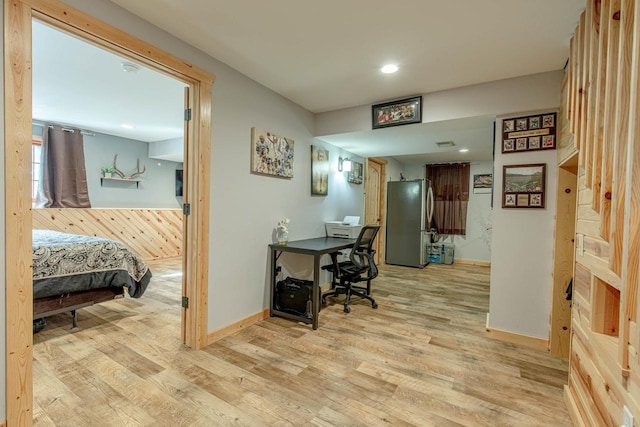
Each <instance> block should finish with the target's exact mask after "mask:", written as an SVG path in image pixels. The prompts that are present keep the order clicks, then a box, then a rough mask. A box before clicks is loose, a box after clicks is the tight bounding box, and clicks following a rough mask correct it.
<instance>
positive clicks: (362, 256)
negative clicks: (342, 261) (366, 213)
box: [349, 225, 380, 278]
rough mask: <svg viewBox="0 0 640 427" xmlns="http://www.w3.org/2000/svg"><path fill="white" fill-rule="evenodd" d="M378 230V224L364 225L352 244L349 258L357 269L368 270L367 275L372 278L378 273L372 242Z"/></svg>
mask: <svg viewBox="0 0 640 427" xmlns="http://www.w3.org/2000/svg"><path fill="white" fill-rule="evenodd" d="M378 231H380V226H379V225H365V226H364V227H362V230H360V234H359V235H358V238H357V239H356V242H355V243H354V244H353V249H352V250H351V254H349V260H350V261H351V262H352V263H353V265H355V266H356V267H357V268H358V269H361V270H369V274H368V276H369V277H370V278H374V277H376V276H377V275H378V267H377V266H376V263H375V262H374V260H373V254H374V253H375V251H374V250H373V242H374V241H375V239H376V236H377V235H378Z"/></svg>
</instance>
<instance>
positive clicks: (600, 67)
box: [587, 0, 611, 213]
mask: <svg viewBox="0 0 640 427" xmlns="http://www.w3.org/2000/svg"><path fill="white" fill-rule="evenodd" d="M610 3H611V2H610V1H609V0H602V1H601V2H600V11H599V21H598V55H597V60H596V86H595V95H594V96H595V103H594V108H593V117H592V127H593V134H592V135H593V144H592V154H591V159H592V161H591V163H590V165H589V167H590V168H591V175H590V178H591V182H592V188H593V193H594V195H593V200H592V202H591V206H592V207H593V209H594V210H595V211H597V212H598V213H599V212H600V190H601V173H602V139H603V135H604V101H605V93H604V90H605V87H606V79H607V55H608V50H607V46H608V40H609V8H610ZM588 173H589V171H587V174H588Z"/></svg>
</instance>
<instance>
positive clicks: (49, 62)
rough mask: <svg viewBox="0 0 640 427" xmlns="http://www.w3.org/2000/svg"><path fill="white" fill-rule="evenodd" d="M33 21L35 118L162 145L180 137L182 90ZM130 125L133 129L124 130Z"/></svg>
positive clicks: (153, 73)
mask: <svg viewBox="0 0 640 427" xmlns="http://www.w3.org/2000/svg"><path fill="white" fill-rule="evenodd" d="M124 61H126V62H130V61H128V60H125V59H123V58H121V57H119V56H117V55H114V54H112V53H110V52H108V51H106V50H103V49H100V48H98V47H96V46H94V45H91V44H89V43H87V42H84V41H82V40H79V39H77V38H75V37H72V36H70V35H67V34H65V33H63V32H61V31H58V30H55V29H53V28H51V27H49V26H47V25H45V24H43V23H41V22H38V21H35V20H34V21H33V118H34V120H38V121H43V122H46V121H52V122H56V123H60V124H67V125H75V126H78V127H80V128H82V129H86V130H88V131H93V132H100V133H106V134H110V135H116V136H121V137H124V138H131V139H135V140H139V141H146V142H151V141H163V140H167V139H173V138H180V137H182V134H183V132H184V87H185V84H184V83H182V82H180V81H178V80H175V79H173V78H170V77H167V76H165V75H164V74H161V73H158V72H156V71H154V70H151V69H148V68H143V67H141V69H140V71H138V72H137V73H126V72H125V71H124V69H123V68H122V65H121V64H122V62H124ZM123 124H131V125H133V126H134V128H133V129H125V128H123V127H122V125H123Z"/></svg>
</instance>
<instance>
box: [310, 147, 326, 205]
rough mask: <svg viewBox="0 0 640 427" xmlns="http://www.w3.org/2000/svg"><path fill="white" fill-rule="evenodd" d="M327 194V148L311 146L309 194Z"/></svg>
mask: <svg viewBox="0 0 640 427" xmlns="http://www.w3.org/2000/svg"><path fill="white" fill-rule="evenodd" d="M327 194H329V150H327V149H325V148H322V147H319V146H317V145H312V146H311V195H312V196H326V195H327Z"/></svg>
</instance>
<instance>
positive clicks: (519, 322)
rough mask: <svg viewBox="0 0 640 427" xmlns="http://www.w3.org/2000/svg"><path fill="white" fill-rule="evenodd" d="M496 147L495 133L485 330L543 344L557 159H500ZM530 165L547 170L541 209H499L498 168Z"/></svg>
mask: <svg viewBox="0 0 640 427" xmlns="http://www.w3.org/2000/svg"><path fill="white" fill-rule="evenodd" d="M559 95H560V92H558V94H557V96H556V98H557V104H559V103H560V99H559ZM546 111H550V110H546ZM521 115H523V114H517V116H521ZM513 116H516V115H513ZM513 116H512V117H513ZM496 127H497V129H502V119H498V120H497V121H496ZM500 144H501V132H496V158H495V175H494V177H493V183H494V188H495V191H494V200H493V206H494V209H493V221H492V222H493V233H492V234H493V244H492V251H491V291H490V303H489V304H490V307H489V313H490V316H489V327H490V328H491V329H498V330H502V331H509V332H513V333H516V334H521V335H527V336H531V337H536V338H541V339H545V340H546V339H548V338H549V319H550V316H551V292H552V285H553V284H552V276H551V275H552V271H553V239H554V224H555V214H556V186H557V167H556V164H557V155H558V153H557V152H556V150H542V151H529V152H523V153H511V154H501V153H500V152H501V150H500V149H499V148H498V147H500ZM530 163H546V164H547V168H546V173H547V175H546V195H545V208H544V209H503V208H502V199H501V198H502V190H501V189H502V167H503V166H504V165H514V164H515V165H517V164H530Z"/></svg>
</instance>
